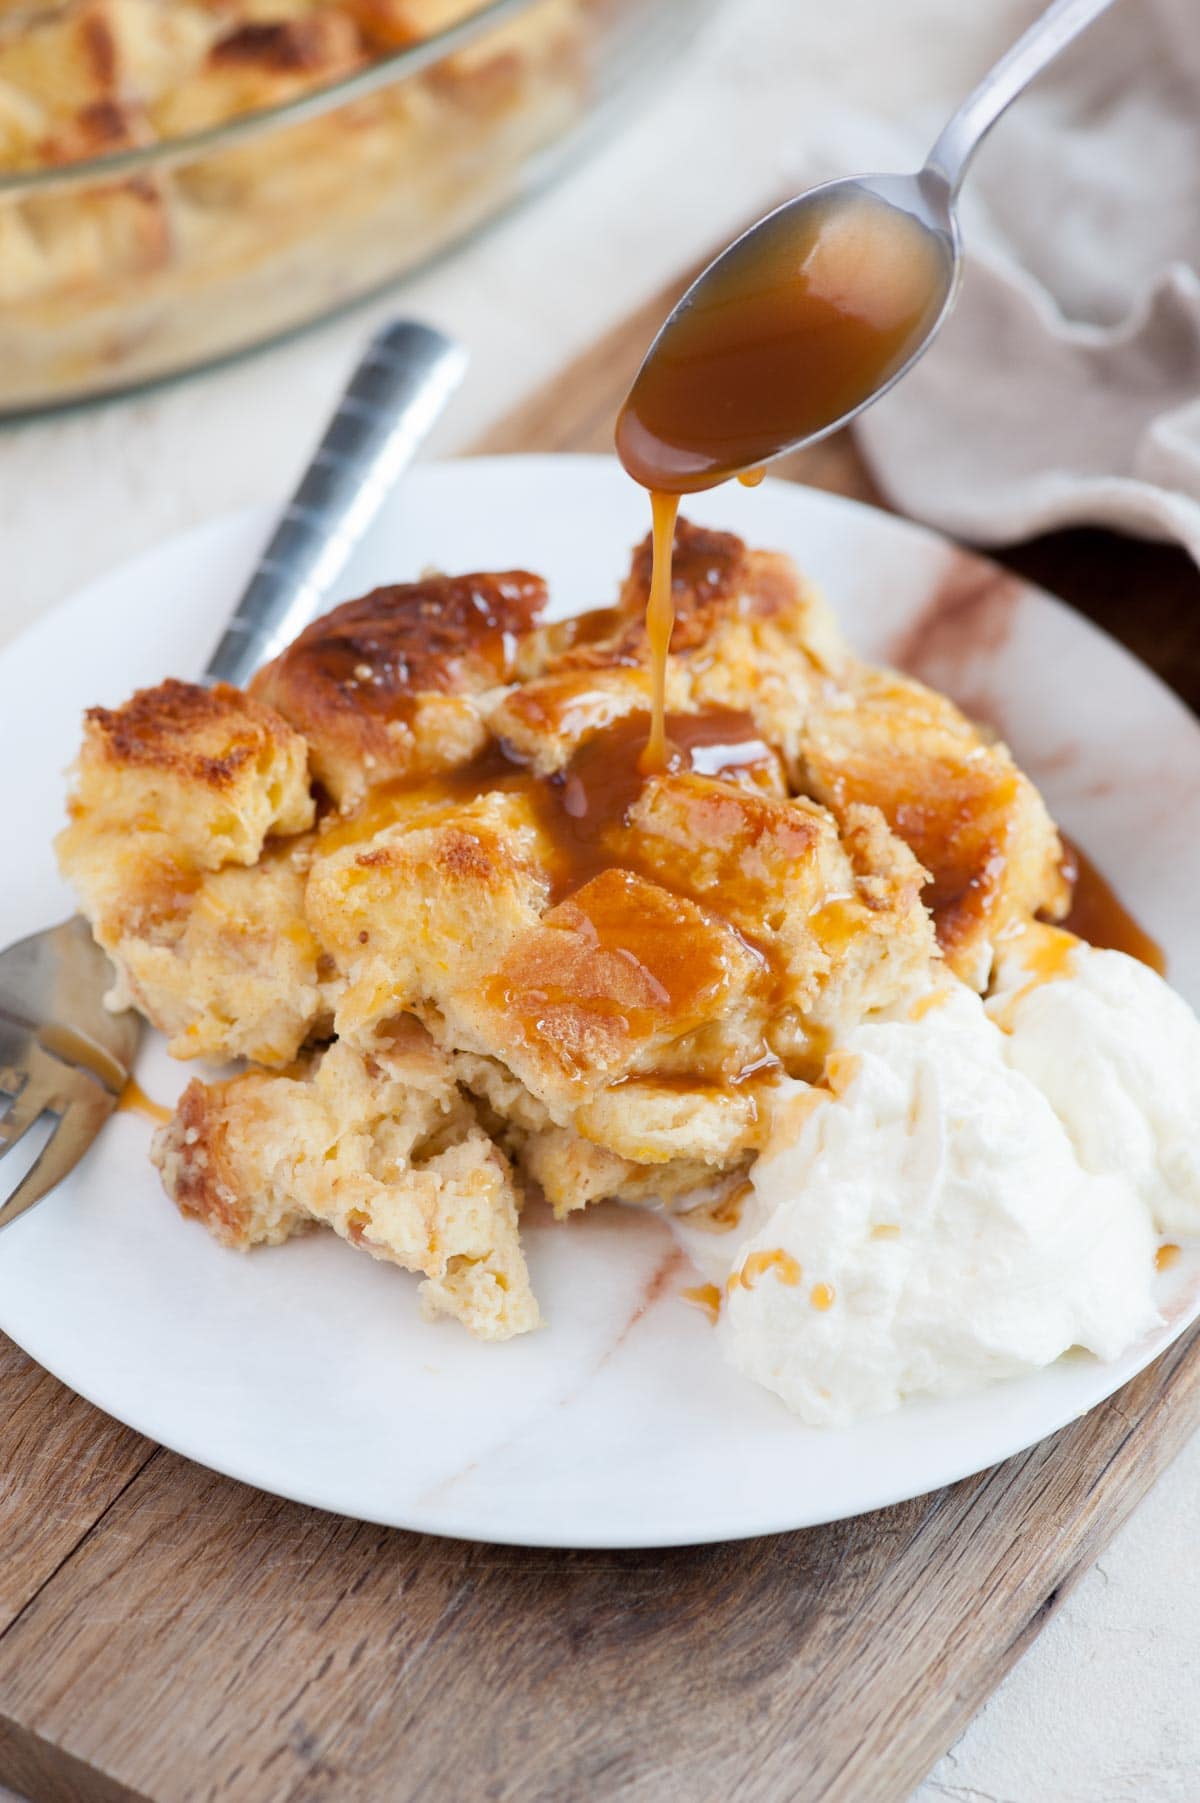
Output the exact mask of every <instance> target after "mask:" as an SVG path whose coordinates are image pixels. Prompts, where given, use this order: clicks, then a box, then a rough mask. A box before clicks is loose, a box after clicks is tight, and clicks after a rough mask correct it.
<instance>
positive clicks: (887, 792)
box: [797, 666, 1068, 989]
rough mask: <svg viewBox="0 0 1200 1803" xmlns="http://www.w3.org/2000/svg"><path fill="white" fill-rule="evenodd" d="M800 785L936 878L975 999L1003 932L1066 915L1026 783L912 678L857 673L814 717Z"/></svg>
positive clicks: (943, 920) (1039, 805) (941, 930)
mask: <svg viewBox="0 0 1200 1803" xmlns="http://www.w3.org/2000/svg"><path fill="white" fill-rule="evenodd" d="M797 775H798V780H800V781H801V782H802V783H803V784H804V786H805V788H806V789H807V790H808V791H809V793H811V794H813V795H816V796H818V797H819V798H820V799H821V800H822V801H824V802H826V803H827V804H828V806H829V807H830V808H832V810H833V811H834V813H835V814H837V815H838V817H839V818H840V819H842V820H847V819H849V817H850V810H851V809H852V808H853V807H854V806H855V805H857V804H862V803H867V804H869V805H870V806H872V807H874V808H877V809H878V810H879V811H880V813H881V814H882V815H883V816H884V818H885V820H886V821H887V823H888V825H889V826H890V827H891V829H892V831H893V832H894V833H895V834H896V835H897V836H898V837H899V838H900V839H902V840H903V841H904V842H905V844H906V845H908V846H909V847H910V848H911V850H912V852H913V854H914V856H915V857H916V859H917V861H918V862H919V863H920V864H921V865H922V866H923V867H924V869H925V870H926V871H927V872H928V875H929V883H928V886H927V888H926V889H925V891H924V899H925V902H926V904H927V906H928V907H929V908H930V909H931V910H932V913H933V917H934V921H935V924H936V927H937V936H938V942H939V944H940V945H941V948H942V951H943V953H944V955H945V958H946V961H947V963H948V964H949V965H950V967H951V969H952V970H953V971H954V972H955V974H956V975H957V976H959V977H961V978H962V979H963V981H964V982H967V983H970V984H972V985H973V986H974V987H976V988H979V989H982V988H984V987H985V986H986V984H987V981H988V975H989V973H990V970H991V965H992V957H993V949H994V946H995V944H996V942H997V940H998V939H999V938H1001V937H1002V936H1003V934H1004V932H1005V929H1006V928H1007V927H1009V926H1010V925H1011V924H1012V923H1014V922H1015V921H1018V920H1022V919H1028V918H1029V917H1030V916H1031V915H1033V914H1034V913H1035V912H1037V911H1039V910H1044V911H1046V912H1047V913H1049V914H1050V915H1051V916H1052V917H1058V916H1060V915H1061V914H1062V913H1063V911H1064V910H1065V908H1066V905H1067V900H1068V895H1067V886H1066V883H1065V881H1064V878H1063V875H1062V857H1063V852H1062V843H1061V841H1060V839H1059V837H1058V834H1057V832H1056V831H1055V828H1054V824H1053V822H1052V821H1051V819H1050V816H1049V814H1048V812H1047V811H1046V806H1045V803H1044V802H1043V801H1042V798H1041V796H1040V795H1039V794H1038V792H1037V790H1036V789H1035V788H1034V786H1033V784H1032V783H1031V782H1030V781H1029V778H1028V777H1027V776H1025V775H1023V774H1022V772H1021V771H1020V770H1019V769H1018V768H1017V766H1016V764H1015V763H1014V761H1013V758H1012V755H1011V753H1010V752H1009V750H1008V748H1007V746H1005V745H1002V744H1000V743H999V742H998V741H994V740H993V741H990V742H989V741H987V740H985V739H984V737H983V736H982V734H981V733H980V732H979V730H978V728H976V727H975V726H973V725H972V724H971V722H970V721H969V720H967V719H966V718H965V717H964V716H963V715H962V714H961V713H960V712H959V711H958V709H957V708H956V707H955V706H954V705H953V703H952V702H950V701H948V700H947V699H946V698H945V697H944V696H942V695H938V694H935V693H934V692H933V691H932V690H931V689H927V688H925V687H924V685H923V684H921V683H919V682H916V681H914V680H913V679H912V678H909V677H904V676H898V675H896V674H894V673H893V672H891V671H887V670H874V669H871V668H869V667H867V666H859V667H858V669H857V670H856V671H855V672H854V674H853V677H852V680H851V682H850V683H849V684H848V686H847V688H846V689H845V690H843V691H841V692H839V693H837V694H834V695H832V696H830V697H828V698H827V699H826V701H825V703H824V704H823V705H822V706H821V707H820V708H818V709H816V710H814V712H813V713H812V714H811V715H810V717H809V719H808V721H807V723H806V726H805V729H804V733H803V737H802V742H801V745H800V748H799V753H798V757H797Z"/></svg>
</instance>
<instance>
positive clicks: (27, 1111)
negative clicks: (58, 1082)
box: [0, 1077, 54, 1158]
mask: <svg viewBox="0 0 1200 1803" xmlns="http://www.w3.org/2000/svg"><path fill="white" fill-rule="evenodd" d="M53 1102H54V1092H53V1090H52V1089H51V1088H50V1086H49V1085H48V1084H46V1083H39V1082H38V1080H37V1078H36V1077H31V1078H30V1079H29V1081H28V1083H26V1085H25V1087H24V1088H23V1089H22V1090H21V1091H20V1092H19V1094H18V1096H17V1099H16V1101H15V1102H14V1103H13V1105H12V1107H11V1108H10V1109H9V1111H8V1113H7V1114H6V1115H5V1116H4V1118H3V1119H2V1120H0V1158H3V1157H4V1155H5V1153H6V1152H11V1151H12V1149H13V1147H14V1146H15V1145H18V1144H19V1143H20V1141H21V1140H22V1139H23V1138H24V1136H25V1135H26V1134H27V1133H28V1131H29V1129H30V1128H31V1127H34V1126H36V1125H37V1123H38V1121H40V1120H41V1118H42V1116H43V1114H45V1112H46V1110H47V1108H50V1107H52V1106H53Z"/></svg>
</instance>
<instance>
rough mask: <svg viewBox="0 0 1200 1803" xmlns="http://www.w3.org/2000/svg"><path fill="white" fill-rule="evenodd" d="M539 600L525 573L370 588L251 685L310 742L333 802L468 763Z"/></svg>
mask: <svg viewBox="0 0 1200 1803" xmlns="http://www.w3.org/2000/svg"><path fill="white" fill-rule="evenodd" d="M545 605H546V585H545V583H544V582H543V581H542V579H541V577H540V576H531V575H529V574H528V573H527V572H526V571H524V570H510V571H507V572H505V573H503V574H500V575H490V574H482V575H475V576H431V577H426V578H424V579H423V580H422V581H420V582H409V583H403V584H396V585H394V586H391V587H388V588H378V589H374V590H373V591H372V592H371V593H370V594H369V595H364V596H363V597H362V598H361V599H360V600H357V601H348V602H346V603H345V605H344V606H342V607H337V608H335V609H334V610H333V612H332V613H330V614H326V615H325V616H324V618H323V619H320V620H315V621H314V622H313V624H312V625H311V626H309V627H307V628H306V629H305V631H304V632H302V633H301V634H300V637H299V638H298V639H297V640H296V641H295V643H294V644H293V645H290V646H288V648H287V650H285V651H283V652H282V653H281V654H280V656H279V657H277V658H276V659H275V660H274V662H273V663H270V664H268V665H267V666H266V668H265V669H263V670H260V671H259V673H258V674H257V676H255V678H254V680H253V682H252V684H251V692H252V693H253V694H255V695H257V696H260V697H261V698H262V699H264V700H266V701H268V702H270V703H271V705H272V706H273V707H274V708H276V709H277V710H278V711H279V712H280V713H281V714H282V715H283V716H284V718H285V719H287V720H290V721H291V723H292V724H293V725H294V726H295V727H296V728H297V729H298V730H299V731H300V732H302V733H303V734H304V736H305V738H306V739H307V740H308V743H309V748H310V753H311V757H312V765H313V771H314V774H315V775H316V777H317V779H318V781H320V782H321V783H322V784H324V786H325V788H326V789H327V790H328V791H329V793H330V794H331V795H332V797H333V799H334V800H335V801H336V802H337V803H338V804H339V806H343V807H345V806H347V805H353V803H354V802H355V801H357V800H359V799H360V798H361V796H362V794H363V793H364V791H365V790H366V789H367V788H369V787H371V786H372V785H373V784H375V783H381V782H388V781H393V780H395V779H396V778H397V777H413V776H416V775H418V774H422V773H429V772H435V771H438V770H443V769H446V768H448V767H450V766H452V765H455V764H459V763H465V762H466V761H467V760H468V759H469V758H471V757H473V756H474V755H475V753H476V752H477V751H479V750H480V749H481V747H482V746H483V744H484V742H485V740H486V738H487V730H486V727H485V725H484V719H483V709H482V707H481V704H480V700H479V697H481V696H483V695H485V694H487V693H488V692H490V691H493V690H495V689H497V688H498V687H500V686H501V685H502V684H504V683H507V682H510V681H511V680H512V679H513V677H514V676H516V675H517V674H518V672H519V669H520V659H521V655H522V650H523V646H524V643H525V641H526V639H527V638H528V635H529V634H530V633H531V631H532V629H533V628H534V627H535V625H536V623H537V621H538V619H539V618H540V616H541V613H542V610H543V609H544V607H545Z"/></svg>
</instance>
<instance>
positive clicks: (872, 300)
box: [616, 191, 949, 770]
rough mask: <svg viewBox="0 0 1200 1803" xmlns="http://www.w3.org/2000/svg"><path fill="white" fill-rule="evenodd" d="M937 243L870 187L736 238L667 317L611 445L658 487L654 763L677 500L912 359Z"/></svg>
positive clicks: (832, 413) (940, 263)
mask: <svg viewBox="0 0 1200 1803" xmlns="http://www.w3.org/2000/svg"><path fill="white" fill-rule="evenodd" d="M948 272H949V265H948V253H947V249H946V247H945V245H944V244H943V242H942V240H941V239H940V238H939V237H938V236H937V235H936V234H935V233H933V232H931V231H929V230H928V229H927V228H926V227H925V226H924V225H922V224H921V222H920V221H919V220H918V219H916V218H915V217H914V216H913V215H912V214H910V213H906V212H904V211H903V210H902V209H900V208H898V207H893V206H889V205H888V204H887V203H886V202H885V201H883V200H880V199H879V198H877V197H876V196H874V195H871V194H868V193H866V192H865V191H864V192H861V193H858V194H856V195H851V196H849V197H847V196H845V195H843V196H842V197H841V198H840V199H838V200H832V199H830V200H824V201H822V200H820V199H818V200H815V201H813V202H812V203H811V204H809V205H808V206H806V207H804V208H803V209H800V210H799V211H797V210H796V209H794V208H784V209H781V210H780V211H779V212H778V213H776V214H775V215H774V217H773V218H772V219H769V220H767V221H766V222H765V224H764V225H762V226H760V227H758V228H757V229H756V232H755V236H754V244H753V250H752V251H749V250H747V249H745V248H742V247H739V246H737V245H734V246H732V247H731V249H730V250H729V251H727V252H726V253H725V255H724V256H723V257H722V258H720V259H719V261H718V262H717V263H716V264H715V266H714V267H713V269H712V270H711V271H709V272H708V274H707V275H706V276H705V279H704V282H703V284H702V286H701V287H700V288H699V290H698V291H697V292H696V293H695V294H694V295H692V296H689V297H687V298H685V300H684V302H683V305H682V306H681V307H680V309H679V311H678V312H677V314H676V315H675V316H673V318H672V319H671V320H670V321H668V323H667V325H666V326H665V327H664V329H663V331H662V332H661V333H660V335H659V337H658V339H657V340H656V341H655V344H654V345H653V347H652V349H651V351H650V354H649V356H648V357H647V358H646V361H645V362H644V363H643V365H642V368H641V370H640V371H639V373H638V376H637V378H636V380H635V382H634V384H633V387H632V389H631V390H630V393H629V397H628V399H627V400H626V402H625V405H624V406H623V407H622V409H621V413H620V417H619V419H618V421H617V432H616V443H617V455H618V456H619V457H620V459H621V462H622V463H623V465H624V466H625V469H626V470H627V471H628V472H629V474H630V475H631V476H632V477H633V478H634V480H635V481H636V482H640V483H641V484H642V486H643V487H644V488H646V489H648V490H649V491H650V498H651V508H652V512H653V518H654V533H653V537H654V572H653V578H652V582H651V590H650V601H649V606H648V610H647V625H648V637H649V654H650V668H651V683H652V708H651V729H650V739H649V742H648V744H647V747H646V768H647V769H648V770H655V769H661V768H662V763H663V758H664V755H665V751H664V739H665V732H664V722H663V710H664V703H663V695H664V691H665V687H666V659H667V653H668V650H669V648H670V642H671V624H672V608H671V572H670V562H671V551H672V543H673V526H674V520H675V515H676V511H677V509H678V503H679V497H680V495H683V494H694V493H696V492H697V491H698V490H700V489H705V488H712V487H714V486H715V485H716V484H717V483H719V482H724V481H726V480H727V479H728V478H729V477H731V476H737V478H738V480H739V481H741V482H744V483H745V484H747V486H751V487H753V486H754V485H755V484H756V483H758V482H761V480H762V478H763V475H764V473H765V472H764V467H763V466H764V465H765V464H766V463H767V462H768V460H769V459H770V458H772V457H775V456H777V455H778V454H779V452H780V451H782V450H784V449H785V448H786V447H787V446H788V445H791V444H794V443H796V442H797V440H799V439H802V438H808V437H811V436H817V435H820V434H821V433H823V432H825V431H828V430H829V428H830V427H831V426H833V425H835V424H836V423H837V422H838V421H839V420H840V419H842V418H844V417H845V415H846V414H847V413H850V412H852V411H853V410H854V408H856V407H857V406H858V405H859V404H860V403H861V402H862V401H864V400H866V399H867V397H868V396H869V395H871V394H873V393H874V391H875V390H876V389H877V388H878V387H879V386H880V385H881V384H882V383H883V382H885V381H887V380H888V379H889V377H891V376H892V375H894V374H895V373H896V372H897V370H899V369H900V368H901V366H902V365H903V364H904V363H905V362H906V361H907V359H908V357H909V356H910V354H911V352H912V351H913V349H914V348H915V347H916V345H917V344H918V343H919V342H920V340H921V339H922V338H923V337H924V335H925V333H926V331H927V330H928V328H929V326H930V325H932V323H933V320H934V319H935V317H936V315H937V313H938V310H939V309H940V307H941V305H942V302H943V299H944V297H945V294H946V289H947V279H948Z"/></svg>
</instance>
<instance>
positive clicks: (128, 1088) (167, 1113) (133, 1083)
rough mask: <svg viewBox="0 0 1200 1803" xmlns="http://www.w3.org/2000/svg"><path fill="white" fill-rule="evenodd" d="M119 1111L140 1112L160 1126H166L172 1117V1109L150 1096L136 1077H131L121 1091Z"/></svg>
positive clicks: (121, 1112)
mask: <svg viewBox="0 0 1200 1803" xmlns="http://www.w3.org/2000/svg"><path fill="white" fill-rule="evenodd" d="M117 1113H118V1114H140V1115H141V1116H142V1118H143V1119H144V1120H147V1121H153V1122H154V1123H155V1125H156V1126H159V1127H165V1126H166V1124H167V1122H168V1121H169V1120H170V1119H171V1110H170V1109H169V1108H165V1107H164V1106H163V1104H162V1103H161V1102H155V1101H154V1100H153V1099H152V1098H151V1097H150V1096H148V1095H147V1094H146V1092H145V1090H144V1089H143V1088H142V1086H141V1084H140V1083H139V1082H138V1080H137V1078H136V1077H130V1079H129V1081H128V1082H127V1083H126V1085H125V1087H124V1089H123V1090H122V1091H121V1097H120V1100H119V1101H118V1103H117Z"/></svg>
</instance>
